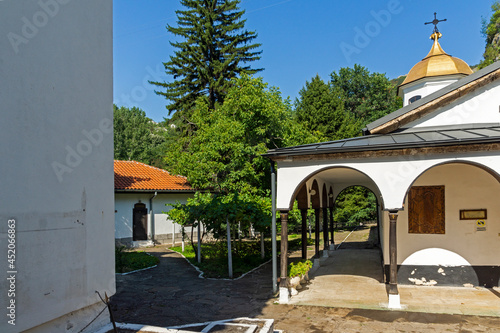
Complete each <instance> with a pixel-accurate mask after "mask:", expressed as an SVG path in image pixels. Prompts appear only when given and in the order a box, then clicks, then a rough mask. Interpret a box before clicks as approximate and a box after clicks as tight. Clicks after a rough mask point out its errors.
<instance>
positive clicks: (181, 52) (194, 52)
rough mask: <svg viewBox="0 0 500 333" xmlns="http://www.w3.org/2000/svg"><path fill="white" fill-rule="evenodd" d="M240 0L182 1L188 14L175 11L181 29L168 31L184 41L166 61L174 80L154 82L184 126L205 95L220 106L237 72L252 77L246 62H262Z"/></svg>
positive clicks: (171, 110) (252, 70)
mask: <svg viewBox="0 0 500 333" xmlns="http://www.w3.org/2000/svg"><path fill="white" fill-rule="evenodd" d="M239 2H240V1H239V0H181V4H182V5H183V6H184V7H185V8H186V10H179V11H176V14H177V19H178V21H177V24H178V26H177V27H172V26H170V25H168V26H167V30H168V31H169V32H171V33H173V34H174V35H176V36H179V37H181V39H182V40H181V41H178V42H171V43H170V44H171V45H172V46H173V47H175V48H176V51H175V55H173V56H171V57H170V61H168V62H166V63H164V66H165V72H166V73H167V75H170V76H172V77H173V81H171V82H150V83H152V84H154V85H156V86H158V87H159V88H164V91H156V93H157V94H158V95H162V96H165V98H166V99H167V100H169V101H170V104H168V105H167V109H168V113H169V115H171V114H172V113H174V112H175V113H176V114H175V118H181V119H182V122H186V121H187V120H188V119H189V115H190V113H191V109H192V108H193V106H194V104H195V101H196V100H197V99H198V98H199V97H201V96H205V97H206V98H207V99H208V100H207V104H208V105H209V107H210V109H213V108H214V107H215V105H216V104H222V102H223V101H224V95H225V94H226V92H227V90H228V85H229V82H230V80H231V78H234V77H236V76H237V75H239V74H242V73H246V74H253V73H256V72H258V71H261V70H262V69H252V68H251V67H250V65H249V64H248V63H250V62H252V61H255V60H258V59H260V56H259V54H260V53H262V51H258V50H257V49H258V48H259V47H260V46H261V44H256V43H254V44H252V41H253V40H254V39H255V38H256V37H257V34H256V33H255V32H254V31H247V30H244V26H245V22H246V20H243V19H242V16H243V14H244V13H245V11H244V10H240V9H239V8H238V4H239Z"/></svg>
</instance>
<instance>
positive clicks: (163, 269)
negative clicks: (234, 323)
mask: <svg viewBox="0 0 500 333" xmlns="http://www.w3.org/2000/svg"><path fill="white" fill-rule="evenodd" d="M147 251H148V252H149V253H151V254H152V255H154V256H157V257H158V258H159V259H160V263H159V265H158V267H156V268H153V269H150V270H146V271H142V272H136V273H133V274H129V275H123V276H122V275H117V276H116V286H117V290H116V294H115V295H114V296H113V297H112V299H111V304H112V309H113V312H114V314H115V320H116V321H117V322H127V323H137V324H148V325H156V326H163V327H164V326H174V325H181V324H189V323H197V322H204V321H213V320H222V319H228V318H235V317H257V316H259V315H260V314H261V311H262V308H263V307H265V306H266V302H267V301H268V300H270V299H271V297H272V295H271V293H272V282H271V278H270V276H271V275H270V271H271V264H270V263H268V264H266V266H268V267H263V268H262V269H259V270H257V271H255V272H252V273H250V274H249V276H246V277H244V278H242V279H239V280H236V281H227V280H209V279H201V278H199V277H198V275H199V273H198V272H197V271H196V270H195V269H194V268H192V267H191V266H190V265H189V264H188V263H187V262H186V260H185V259H184V258H183V257H181V256H180V255H179V254H178V253H176V252H172V251H170V250H166V249H165V247H156V248H149V249H147Z"/></svg>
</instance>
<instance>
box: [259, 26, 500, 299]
mask: <svg viewBox="0 0 500 333" xmlns="http://www.w3.org/2000/svg"><path fill="white" fill-rule="evenodd" d="M440 37H441V34H440V33H439V32H438V31H437V29H435V31H434V33H433V34H432V36H431V39H433V46H432V48H431V50H430V52H429V54H428V55H427V56H426V57H425V58H423V59H422V61H420V62H419V63H417V64H416V65H415V66H414V67H413V68H412V69H411V70H410V72H409V73H408V76H407V77H406V80H405V81H404V82H403V84H402V85H401V86H400V87H399V94H400V96H401V97H402V98H403V101H404V106H403V107H402V108H401V109H399V110H397V111H394V112H392V113H391V114H388V115H387V116H385V117H383V118H381V119H378V120H377V121H375V122H373V123H370V124H368V125H367V126H366V128H365V129H364V135H363V136H361V137H356V138H350V139H345V140H338V141H332V142H322V143H317V144H309V145H303V146H296V147H287V148H282V149H275V150H270V151H268V153H267V155H266V156H268V157H269V158H270V159H271V160H272V161H274V162H275V163H276V165H277V210H279V211H280V212H281V221H282V230H285V232H286V224H287V214H288V211H289V210H290V209H292V206H293V203H294V201H295V200H296V199H297V200H299V208H301V207H300V206H301V201H302V207H303V208H307V207H311V206H312V208H315V209H317V210H319V209H324V210H325V211H326V210H327V209H331V208H332V205H333V202H334V200H335V198H336V196H337V195H338V194H339V193H340V192H341V191H342V190H343V189H345V188H347V187H350V186H353V185H361V186H365V187H367V188H368V189H370V190H371V191H373V193H374V194H375V196H376V198H377V201H378V214H379V221H380V222H379V229H380V230H379V232H380V243H381V250H382V257H383V265H384V267H385V278H386V282H387V283H388V284H389V288H388V294H389V295H388V298H389V307H391V308H399V307H400V304H401V303H400V302H403V300H400V296H399V292H398V284H415V285H429V284H431V285H435V286H442V285H447V286H450V285H453V286H470V285H472V286H484V287H493V286H500V280H499V279H500V256H499V253H500V205H499V198H500V108H499V107H500V62H496V63H494V64H492V65H490V66H488V67H486V68H484V69H482V70H479V71H478V72H476V73H472V71H471V69H470V68H469V66H468V65H467V64H466V63H465V62H464V61H462V60H460V59H458V58H455V57H452V56H450V55H448V54H446V53H445V52H444V51H443V49H442V48H441V46H440V44H439V41H438V39H439V38H440ZM323 215H327V214H323ZM324 225H325V226H327V225H328V224H327V223H325V224H324ZM326 235H328V232H327V233H326ZM282 239H286V238H283V237H282ZM283 246H285V250H286V242H283V243H282V253H283V252H286V251H283ZM282 260H283V259H282ZM281 267H282V268H283V267H284V270H283V269H282V271H281V282H280V300H281V301H282V302H286V301H287V300H288V297H289V293H288V290H287V281H286V280H287V279H286V265H283V261H282V264H281Z"/></svg>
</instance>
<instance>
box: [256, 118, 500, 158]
mask: <svg viewBox="0 0 500 333" xmlns="http://www.w3.org/2000/svg"><path fill="white" fill-rule="evenodd" d="M492 142H500V124H499V123H494V124H468V125H454V126H439V127H425V128H424V127H422V128H407V129H399V130H398V131H397V132H393V133H389V134H374V135H367V136H360V137H357V138H349V139H344V140H337V141H329V142H321V143H314V144H309V145H302V146H295V147H287V148H280V149H271V150H269V151H268V152H267V154H265V156H268V157H272V156H280V155H281V156H283V155H284V156H293V155H309V154H324V153H345V152H354V151H370V150H389V149H402V148H420V147H436V146H450V145H457V144H472V143H492Z"/></svg>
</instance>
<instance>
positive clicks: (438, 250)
mask: <svg viewBox="0 0 500 333" xmlns="http://www.w3.org/2000/svg"><path fill="white" fill-rule="evenodd" d="M413 185H414V186H431V185H444V186H445V223H446V224H445V234H439V235H428V234H413V233H412V234H410V233H408V211H407V210H406V209H405V210H404V211H400V212H399V216H398V221H397V244H398V264H408V265H415V264H416V265H421V264H424V263H425V264H427V265H429V264H439V265H443V266H461V265H463V264H465V263H468V264H470V265H500V257H499V256H498V253H500V205H498V198H499V195H500V183H499V182H498V181H497V180H496V179H495V178H494V177H493V176H492V175H490V174H489V173H488V172H486V171H484V170H482V169H481V168H479V167H476V166H473V165H467V164H455V163H454V164H445V165H440V166H436V167H434V168H432V169H430V170H428V171H426V172H425V173H424V174H422V176H421V177H419V178H418V179H417V180H416V181H415V183H414V184H413ZM405 207H408V203H407V200H406V201H405ZM483 208H485V209H487V213H488V218H487V220H486V231H477V230H476V220H460V218H459V212H460V210H461V209H483ZM383 224H384V226H385V227H386V228H384V229H385V231H384V238H386V239H389V234H388V232H389V218H388V214H387V212H386V213H385V214H384V218H383ZM425 249H429V250H427V251H422V250H425ZM443 249H444V250H447V251H442V250H443ZM418 251H421V252H418ZM448 251H450V252H452V253H450V252H448ZM417 252H418V253H417ZM415 253H417V254H416V255H415ZM452 254H455V255H452ZM412 255H413V256H412ZM410 256H412V257H411V259H408V258H410ZM460 257H461V258H462V259H460ZM384 261H385V263H389V244H388V242H386V243H384Z"/></svg>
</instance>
